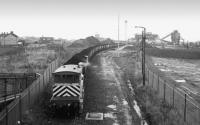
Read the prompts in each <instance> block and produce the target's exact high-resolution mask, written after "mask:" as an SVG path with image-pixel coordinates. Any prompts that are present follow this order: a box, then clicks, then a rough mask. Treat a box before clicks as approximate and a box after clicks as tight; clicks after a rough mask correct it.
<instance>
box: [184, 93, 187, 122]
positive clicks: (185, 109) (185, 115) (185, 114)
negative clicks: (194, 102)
mask: <svg viewBox="0 0 200 125" xmlns="http://www.w3.org/2000/svg"><path fill="white" fill-rule="evenodd" d="M186 97H187V95H186V94H185V105H184V121H185V122H186V103H187V99H186Z"/></svg>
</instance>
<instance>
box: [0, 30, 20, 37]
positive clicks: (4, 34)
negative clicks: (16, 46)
mask: <svg viewBox="0 0 200 125" xmlns="http://www.w3.org/2000/svg"><path fill="white" fill-rule="evenodd" d="M8 35H13V36H14V37H17V38H18V36H17V35H16V34H14V32H13V31H11V32H10V33H1V34H0V37H7V36H8Z"/></svg>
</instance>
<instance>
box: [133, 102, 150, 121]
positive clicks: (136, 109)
mask: <svg viewBox="0 0 200 125" xmlns="http://www.w3.org/2000/svg"><path fill="white" fill-rule="evenodd" d="M133 103H134V109H135V111H136V113H137V115H138V116H139V117H140V119H141V125H148V124H147V122H146V121H145V120H144V119H143V118H142V114H141V110H140V107H139V106H138V104H137V102H136V101H135V100H133Z"/></svg>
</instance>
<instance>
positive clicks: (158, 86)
mask: <svg viewBox="0 0 200 125" xmlns="http://www.w3.org/2000/svg"><path fill="white" fill-rule="evenodd" d="M159 78H160V76H159V75H158V85H157V92H158V93H159V88H160V81H159Z"/></svg>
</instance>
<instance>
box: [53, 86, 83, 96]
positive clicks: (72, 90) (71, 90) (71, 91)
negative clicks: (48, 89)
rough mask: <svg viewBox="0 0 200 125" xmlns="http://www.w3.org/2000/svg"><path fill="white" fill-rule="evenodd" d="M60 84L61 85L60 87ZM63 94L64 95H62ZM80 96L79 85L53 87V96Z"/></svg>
mask: <svg viewBox="0 0 200 125" xmlns="http://www.w3.org/2000/svg"><path fill="white" fill-rule="evenodd" d="M61 86H62V87H61ZM63 94H64V95H63ZM61 95H62V96H63V97H65V96H80V86H79V85H67V86H65V85H56V86H54V87H53V96H61Z"/></svg>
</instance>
